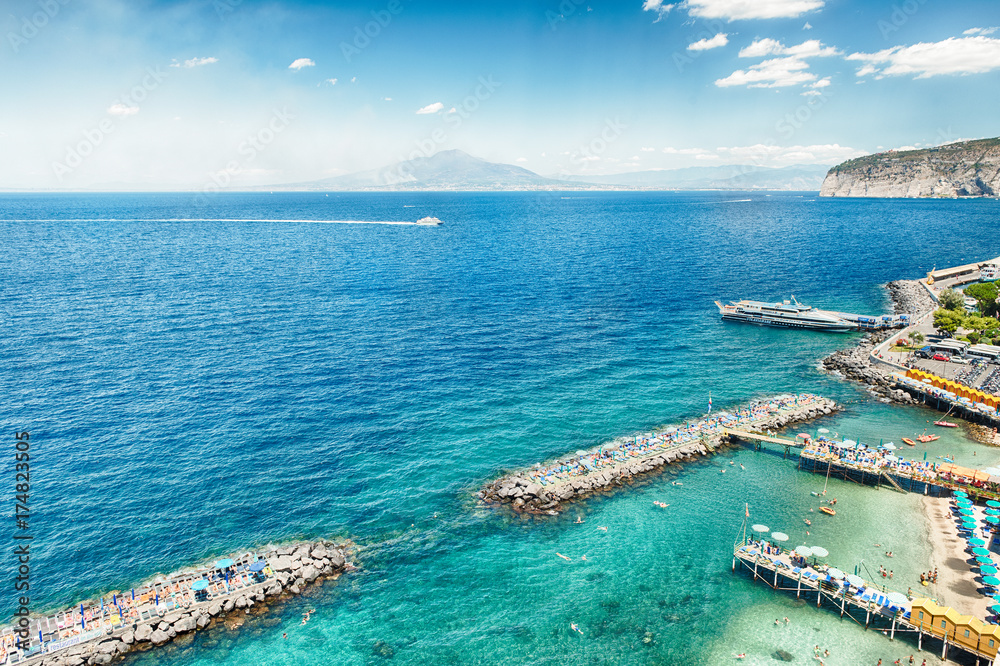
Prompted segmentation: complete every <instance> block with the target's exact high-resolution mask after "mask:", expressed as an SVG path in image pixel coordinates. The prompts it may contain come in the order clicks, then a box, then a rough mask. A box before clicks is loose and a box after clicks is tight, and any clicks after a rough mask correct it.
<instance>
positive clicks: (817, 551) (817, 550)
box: [812, 546, 830, 557]
mask: <svg viewBox="0 0 1000 666" xmlns="http://www.w3.org/2000/svg"><path fill="white" fill-rule="evenodd" d="M812 551H813V555H815V556H816V557H827V556H828V555H829V554H830V551H828V550H827V549H826V548H823V547H822V546H813V547H812Z"/></svg>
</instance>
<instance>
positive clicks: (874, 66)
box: [847, 35, 1000, 79]
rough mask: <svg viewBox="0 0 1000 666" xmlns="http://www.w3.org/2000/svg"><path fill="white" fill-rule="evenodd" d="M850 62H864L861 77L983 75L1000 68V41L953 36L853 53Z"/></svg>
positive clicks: (859, 73) (979, 37) (980, 37)
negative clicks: (910, 44)
mask: <svg viewBox="0 0 1000 666" xmlns="http://www.w3.org/2000/svg"><path fill="white" fill-rule="evenodd" d="M847 59H848V60H859V61H861V62H863V63H865V64H864V65H862V67H861V68H860V69H859V70H858V76H866V75H868V74H875V75H876V78H882V77H884V76H907V75H911V74H912V75H914V78H917V79H926V78H929V77H931V76H937V75H940V74H982V73H984V72H990V71H992V70H994V69H1000V39H993V38H990V37H983V36H982V35H977V36H975V37H949V38H948V39H945V40H944V41H940V42H920V43H919V44H914V45H912V46H893V47H892V48H888V49H884V50H882V51H879V52H877V53H852V54H851V55H849V56H847Z"/></svg>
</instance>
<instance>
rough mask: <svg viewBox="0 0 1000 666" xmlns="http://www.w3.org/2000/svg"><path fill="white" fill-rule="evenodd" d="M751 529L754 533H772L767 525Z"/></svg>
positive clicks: (755, 526)
mask: <svg viewBox="0 0 1000 666" xmlns="http://www.w3.org/2000/svg"><path fill="white" fill-rule="evenodd" d="M750 529H752V530H753V531H754V532H770V531H771V528H770V527H768V526H767V525H754V526H752V527H751V528H750Z"/></svg>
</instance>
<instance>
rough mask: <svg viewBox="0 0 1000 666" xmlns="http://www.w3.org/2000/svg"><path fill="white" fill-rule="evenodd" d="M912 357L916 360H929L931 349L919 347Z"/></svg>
mask: <svg viewBox="0 0 1000 666" xmlns="http://www.w3.org/2000/svg"><path fill="white" fill-rule="evenodd" d="M913 355H914V356H916V357H917V358H930V357H931V348H930V347H921V348H920V349H918V350H917V351H915V352H913Z"/></svg>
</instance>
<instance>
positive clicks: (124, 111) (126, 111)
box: [108, 102, 139, 118]
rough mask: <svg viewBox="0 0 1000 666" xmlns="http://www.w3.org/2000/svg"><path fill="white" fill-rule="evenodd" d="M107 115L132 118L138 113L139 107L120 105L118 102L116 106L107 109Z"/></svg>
mask: <svg viewBox="0 0 1000 666" xmlns="http://www.w3.org/2000/svg"><path fill="white" fill-rule="evenodd" d="M108 113H110V114H111V115H113V116H120V117H122V118H124V117H125V116H134V115H135V114H137V113H139V107H137V106H129V105H127V104H122V103H121V102H118V103H117V104H112V105H111V106H109V107H108Z"/></svg>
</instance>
